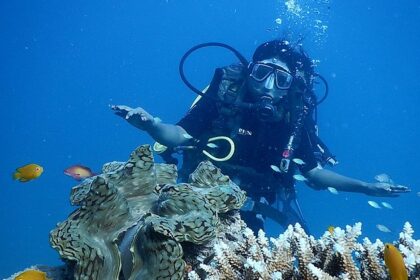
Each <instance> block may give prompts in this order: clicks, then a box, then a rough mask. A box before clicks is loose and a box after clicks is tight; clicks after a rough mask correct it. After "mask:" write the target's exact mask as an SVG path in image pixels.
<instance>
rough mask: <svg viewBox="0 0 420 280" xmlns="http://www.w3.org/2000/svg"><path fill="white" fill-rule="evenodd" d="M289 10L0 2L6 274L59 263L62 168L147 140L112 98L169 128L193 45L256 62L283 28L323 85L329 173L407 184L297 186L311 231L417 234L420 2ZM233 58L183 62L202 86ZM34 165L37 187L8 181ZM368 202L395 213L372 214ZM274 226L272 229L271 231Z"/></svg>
mask: <svg viewBox="0 0 420 280" xmlns="http://www.w3.org/2000/svg"><path fill="white" fill-rule="evenodd" d="M296 2H297V3H298V4H300V5H301V7H303V8H302V9H303V10H304V11H303V12H305V11H308V13H306V16H305V17H303V18H299V17H297V16H296V15H294V14H293V13H291V12H290V11H288V10H287V9H286V6H285V3H284V1H274V0H267V1H240V0H231V1H210V0H200V1H192V0H183V1H179V0H178V1H177V0H167V1H165V0H143V1H78V0H75V1H67V2H66V1H1V2H0V36H1V37H0V42H1V43H0V104H1V110H0V119H1V122H0V131H1V145H0V154H1V161H0V167H1V172H0V224H1V232H0V248H1V250H0V260H1V261H0V277H6V276H8V275H10V274H12V273H13V272H15V271H18V270H21V269H23V268H25V267H27V266H30V265H32V264H48V265H57V264H59V263H60V260H59V257H58V254H57V253H56V252H55V251H54V250H53V249H51V248H50V246H49V243H48V234H49V231H50V230H51V229H53V228H54V227H55V224H56V223H57V222H60V221H63V220H64V219H66V217H67V215H68V214H69V213H70V212H71V211H72V210H73V208H72V207H71V206H70V205H69V192H70V189H71V187H72V186H74V185H75V184H76V182H75V181H74V180H72V179H71V178H69V177H67V176H65V175H64V174H63V169H64V168H66V167H68V166H70V165H73V164H77V163H80V164H83V165H87V166H90V167H91V168H92V169H93V170H96V171H99V170H100V168H101V166H102V164H103V163H105V162H108V161H113V160H121V161H123V160H126V159H127V158H128V155H129V154H130V152H131V151H132V150H133V149H134V148H135V147H137V146H138V145H140V144H143V143H151V141H152V140H151V138H150V137H148V136H147V135H146V134H144V133H142V132H140V131H138V130H136V129H134V128H133V127H130V126H129V125H128V124H126V123H125V122H124V121H123V120H122V119H120V118H118V117H116V116H114V115H113V114H112V112H111V111H110V109H109V108H108V105H109V104H127V105H131V106H140V105H141V106H143V107H144V108H146V109H148V110H149V111H150V112H151V113H152V114H154V115H156V116H159V117H160V118H161V119H162V120H164V121H166V122H175V121H177V120H178V119H179V118H180V117H182V115H183V114H184V112H185V111H186V109H187V108H188V106H189V104H190V103H191V102H192V100H193V99H194V98H195V96H194V94H192V93H191V92H190V91H189V90H188V89H187V88H186V87H185V86H184V84H183V83H182V82H181V80H180V78H179V76H178V72H177V67H178V62H179V59H180V57H181V56H182V54H183V53H184V52H185V51H186V50H187V49H188V48H190V47H191V46H193V45H195V44H197V43H202V42H208V41H219V42H224V43H228V44H231V45H232V46H234V47H235V48H237V49H238V50H240V51H241V52H242V53H243V54H244V55H245V56H246V57H250V56H251V54H252V52H253V50H254V48H255V47H256V45H258V44H260V43H262V42H264V41H267V40H270V39H273V38H276V37H278V36H280V35H281V34H284V32H286V31H288V32H289V33H290V32H291V33H292V35H294V36H296V34H297V33H299V32H300V33H303V34H305V36H306V39H305V41H303V45H304V47H305V49H306V50H307V51H308V53H309V54H310V55H311V56H312V57H313V58H314V59H318V60H320V62H319V66H318V71H319V72H320V73H322V74H323V75H324V76H325V77H326V78H327V79H328V82H329V85H330V91H331V92H330V96H329V98H328V99H327V101H325V102H324V103H323V104H322V105H321V106H320V108H319V125H320V131H321V136H322V139H323V140H324V141H325V142H326V143H328V145H329V147H330V148H331V150H332V151H333V152H334V153H335V154H336V155H337V157H338V159H339V160H340V164H339V165H338V166H337V167H335V168H334V170H335V171H337V172H340V173H342V174H345V175H349V176H352V177H356V178H359V179H362V180H366V181H372V180H373V177H374V176H375V175H376V174H379V173H383V172H386V173H388V174H389V175H391V176H392V178H393V179H394V181H396V182H397V183H399V184H402V185H407V186H410V187H411V188H412V190H413V192H412V193H410V194H405V195H402V196H401V197H399V198H383V199H382V198H371V197H368V196H365V195H362V194H347V193H340V194H339V195H333V194H331V193H329V192H328V191H314V190H311V189H309V188H308V187H306V186H305V185H299V186H298V187H297V188H298V193H299V197H300V203H301V206H302V209H303V212H304V214H305V217H306V218H307V220H308V223H309V226H310V228H311V230H312V233H313V234H314V235H315V236H317V237H318V236H319V235H320V234H322V233H323V232H324V231H325V230H326V229H327V227H328V226H329V225H334V226H344V225H346V224H354V223H355V222H357V221H361V222H362V223H363V228H362V231H363V235H364V236H368V237H369V238H371V239H376V238H380V239H382V240H383V241H391V240H396V239H397V238H398V233H399V232H400V231H401V229H402V226H403V223H404V222H405V221H410V222H411V224H412V225H413V226H414V229H415V230H417V232H416V234H415V236H416V238H419V234H418V233H419V232H420V206H419V205H420V197H418V196H417V195H416V193H417V192H419V191H420V178H419V170H420V164H419V159H420V150H419V149H418V142H419V139H420V132H419V125H420V122H419V113H420V109H419V106H420V79H419V74H420V70H419V67H420V51H419V48H418V46H419V44H420V30H419V28H418V23H419V22H420V2H419V1H415V0H407V1H380V0H367V1H331V2H328V1H325V0H319V1H309V0H307V1H301V0H296ZM306 3H310V5H309V6H308V5H306ZM403 3H404V4H403ZM301 15H302V14H301ZM303 15H305V13H303ZM278 18H279V19H281V20H282V22H281V24H278V23H276V22H275V20H276V19H278ZM316 19H320V20H321V21H322V22H321V23H320V22H318V23H315V20H316ZM322 25H327V26H328V28H327V29H326V30H325V29H322V28H320V26H322ZM233 61H235V58H234V57H233V56H231V55H229V54H228V53H227V52H225V51H223V50H203V51H202V53H201V54H200V53H197V54H195V55H193V57H192V58H191V60H190V61H188V63H187V69H188V75H189V77H190V78H191V80H192V82H193V83H194V84H196V85H197V86H199V87H201V86H203V87H204V86H205V85H206V84H207V83H208V82H209V80H210V77H211V76H212V71H213V70H212V69H213V68H214V67H216V66H222V65H225V64H228V63H230V62H233ZM32 162H33V163H38V164H40V165H42V166H43V167H44V170H45V172H44V174H43V175H42V176H41V177H40V178H39V179H37V180H35V181H32V182H29V183H25V184H23V183H19V182H15V181H13V180H12V179H11V173H12V172H13V170H14V169H15V168H16V167H18V166H21V165H24V164H27V163H32ZM370 199H372V200H376V201H378V202H379V201H387V202H389V203H391V204H392V205H393V206H394V210H388V209H374V208H372V207H370V206H369V205H368V204H367V201H368V200H370ZM376 224H384V225H386V226H388V227H389V228H390V229H391V230H392V232H391V233H383V232H380V231H378V230H377V229H376V227H375V225H376ZM268 231H269V232H271V233H276V234H277V233H278V231H279V229H278V228H277V227H276V225H275V224H270V228H269V229H268Z"/></svg>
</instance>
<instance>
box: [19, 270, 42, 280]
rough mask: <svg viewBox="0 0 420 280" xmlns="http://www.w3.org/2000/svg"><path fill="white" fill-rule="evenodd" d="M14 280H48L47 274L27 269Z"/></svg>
mask: <svg viewBox="0 0 420 280" xmlns="http://www.w3.org/2000/svg"><path fill="white" fill-rule="evenodd" d="M14 280H49V278H47V274H46V273H45V272H43V271H40V270H35V269H28V270H26V271H24V272H22V273H21V274H19V275H18V276H16V277H15V278H14Z"/></svg>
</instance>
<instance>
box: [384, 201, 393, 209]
mask: <svg viewBox="0 0 420 280" xmlns="http://www.w3.org/2000/svg"><path fill="white" fill-rule="evenodd" d="M381 204H382V205H383V206H384V207H385V208H388V209H394V207H392V205H391V204H390V203H388V202H384V201H382V202H381Z"/></svg>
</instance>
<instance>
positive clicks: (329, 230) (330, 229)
mask: <svg viewBox="0 0 420 280" xmlns="http://www.w3.org/2000/svg"><path fill="white" fill-rule="evenodd" d="M334 229H335V227H334V226H329V227H328V232H329V233H330V234H333V233H334Z"/></svg>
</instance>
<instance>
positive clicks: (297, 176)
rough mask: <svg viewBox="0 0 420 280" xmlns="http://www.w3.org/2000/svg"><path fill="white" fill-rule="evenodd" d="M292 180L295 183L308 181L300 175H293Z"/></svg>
mask: <svg viewBox="0 0 420 280" xmlns="http://www.w3.org/2000/svg"><path fill="white" fill-rule="evenodd" d="M293 178H294V179H295V180H296V181H301V182H303V181H308V179H306V178H305V176H303V175H300V174H295V175H293Z"/></svg>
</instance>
